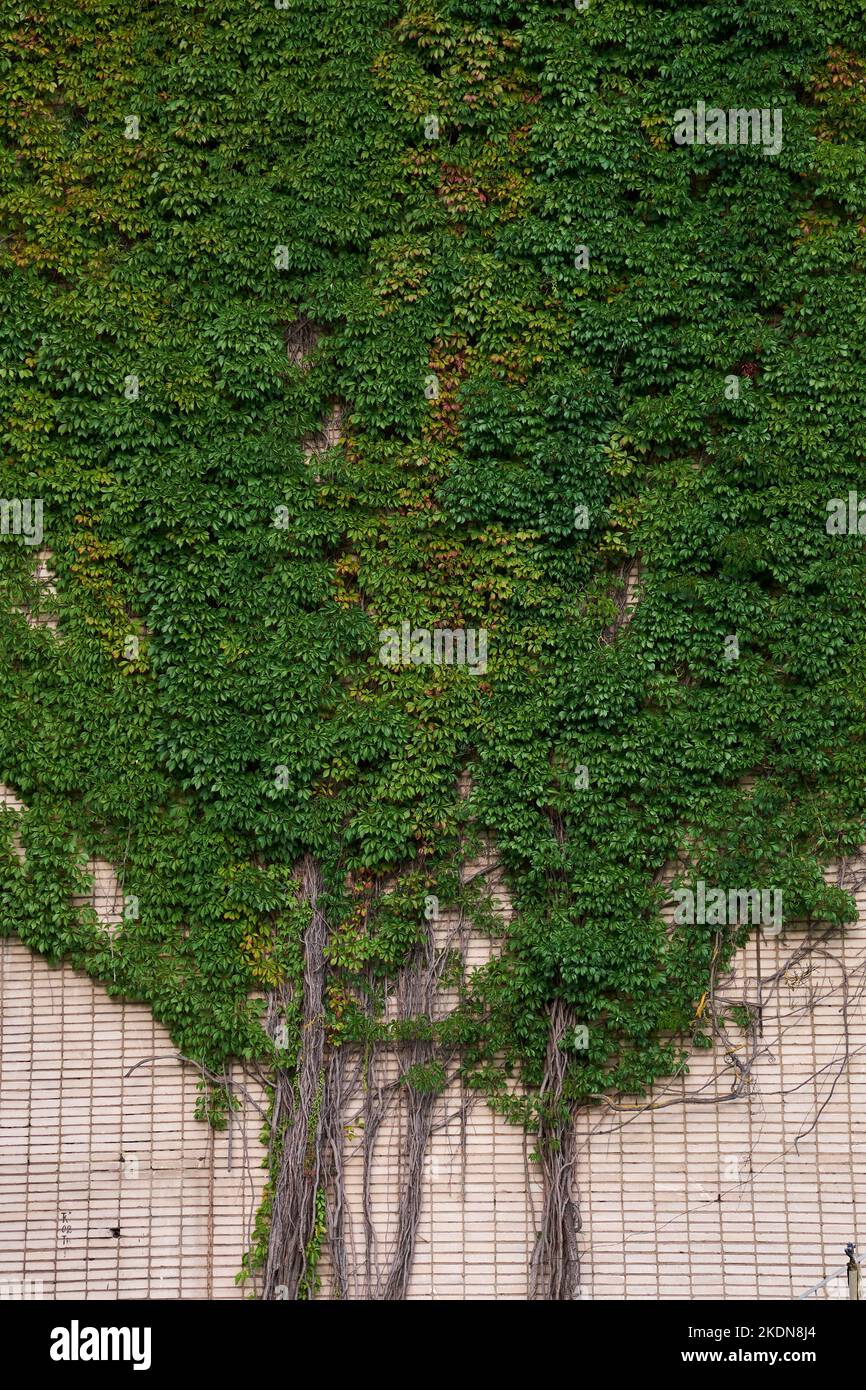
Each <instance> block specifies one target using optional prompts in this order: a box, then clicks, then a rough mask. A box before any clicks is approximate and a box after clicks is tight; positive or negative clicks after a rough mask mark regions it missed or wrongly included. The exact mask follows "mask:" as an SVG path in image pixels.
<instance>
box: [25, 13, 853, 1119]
mask: <svg viewBox="0 0 866 1390" xmlns="http://www.w3.org/2000/svg"><path fill="white" fill-rule="evenodd" d="M863 19H864V15H863V7H862V4H861V3H859V0H817V2H816V0H810V3H808V4H806V3H804V0H784V3H783V0H765V3H763V4H762V5H760V6H754V5H752V4H748V3H745V0H741V2H739V3H736V2H735V3H731V0H726V3H725V4H724V5H723V4H721V3H708V4H704V5H701V6H695V5H694V3H692V0H670V3H665V4H661V3H652V2H651V0H590V4H589V6H588V8H587V9H586V10H585V11H579V10H576V9H575V8H574V7H573V6H572V7H569V6H568V5H566V4H565V3H550V0H545V2H544V3H542V2H541V0H530V2H529V3H522V2H521V3H518V0H505V3H499V4H497V5H493V4H492V3H490V0H473V3H471V4H470V3H469V0H451V2H450V3H449V0H434V3H433V4H432V5H430V6H426V5H424V6H422V5H420V4H416V3H414V0H412V2H411V3H397V0H340V3H335V0H289V3H288V5H287V8H284V9H281V8H277V7H276V5H271V4H267V3H265V0H221V2H220V3H219V4H216V3H213V2H212V0H172V3H165V2H164V0H157V2H156V3H149V4H147V5H141V4H139V3H137V4H131V3H125V2H124V0H120V2H119V3H118V2H117V0H111V2H110V3H109V0H75V3H72V0H56V3H55V4H54V5H52V6H50V7H48V6H39V5H38V4H34V5H33V6H32V7H31V6H29V5H27V4H24V3H16V0H10V4H9V5H8V6H7V8H6V13H5V17H4V19H3V23H2V40H0V68H2V73H3V78H4V82H5V85H6V88H7V99H6V102H5V104H4V109H3V112H2V117H0V119H2V126H3V143H2V166H3V168H2V172H3V176H4V177H3V186H4V187H5V189H6V190H7V191H6V192H5V194H4V196H3V200H2V218H3V237H2V241H0V258H2V264H3V271H4V277H3V289H2V294H3V310H4V312H3V314H2V320H0V335H2V346H0V351H2V378H0V385H2V395H3V420H4V427H3V428H4V433H3V459H2V465H0V492H2V496H3V497H4V498H6V499H11V498H40V499H43V502H44V545H45V547H46V548H47V549H48V550H50V552H51V560H50V565H51V570H52V572H53V575H54V580H53V587H52V588H46V586H45V584H44V583H40V582H39V581H38V579H37V578H35V577H34V561H35V554H36V551H35V548H34V547H33V546H31V545H28V544H26V540H25V538H24V537H22V536H20V535H14V534H10V535H4V536H3V537H2V538H0V603H2V606H3V610H4V621H3V627H2V637H0V641H2V651H0V682H2V692H0V693H2V699H0V780H2V781H3V782H4V783H6V784H7V785H9V786H10V787H12V788H13V789H14V791H15V792H16V793H17V795H18V796H19V797H20V799H21V801H22V802H23V803H24V805H25V807H26V809H25V810H24V811H22V812H19V813H13V812H11V811H7V812H5V813H4V815H3V818H2V822H0V831H2V840H3V843H2V880H0V912H2V924H3V928H4V930H7V931H8V930H12V931H15V932H16V933H17V934H18V935H19V936H20V937H21V939H22V940H24V941H25V942H27V943H28V944H29V945H30V946H32V947H33V948H34V949H35V950H37V951H40V952H42V953H44V954H45V955H47V956H48V957H49V958H51V959H52V960H60V959H62V958H66V959H68V960H69V961H71V963H72V964H73V965H74V966H75V967H77V968H80V969H84V970H86V971H88V972H89V973H90V974H91V975H92V976H94V977H95V978H97V979H99V980H101V981H102V982H103V983H104V984H105V985H106V987H107V988H108V989H109V990H110V991H112V992H116V993H117V994H120V995H123V996H125V997H130V998H136V999H140V1000H144V1001H146V1002H147V1004H148V1005H149V1006H150V1007H151V1009H152V1010H153V1012H154V1014H155V1016H156V1017H158V1018H159V1019H161V1020H162V1021H163V1022H164V1023H165V1024H166V1025H167V1027H168V1028H169V1029H170V1031H171V1033H172V1036H173V1037H174V1039H175V1041H176V1043H177V1044H178V1046H179V1048H180V1050H181V1051H182V1052H183V1053H184V1054H185V1055H186V1056H189V1057H193V1058H196V1059H199V1060H200V1061H201V1062H202V1063H203V1064H205V1065H206V1066H208V1067H210V1068H213V1069H217V1070H218V1069H219V1068H221V1067H222V1066H223V1064H224V1063H225V1061H226V1060H227V1059H228V1058H230V1057H233V1056H240V1057H245V1058H249V1057H253V1056H259V1057H261V1056H272V1055H273V1049H272V1047H271V1043H270V1042H269V1040H268V1038H267V1036H266V1034H265V1032H264V1031H263V1029H262V1026H261V1020H260V1012H261V1004H260V1002H259V996H260V995H261V994H262V992H264V991H267V990H269V989H273V988H277V987H282V986H285V985H287V984H291V982H293V981H294V982H297V981H299V980H300V977H301V973H302V970H303V938H304V932H305V929H306V926H307V923H308V920H309V911H308V905H305V904H304V903H303V902H300V901H298V899H297V893H296V866H297V864H298V862H299V860H300V859H301V858H302V857H303V856H305V855H308V856H312V857H313V858H314V859H315V860H316V862H317V863H318V864H319V865H320V866H321V869H322V873H323V875H324V881H325V885H326V911H327V914H328V920H329V923H330V941H329V948H328V951H329V991H328V1028H329V1036H330V1038H331V1041H332V1043H333V1044H334V1045H339V1044H341V1043H346V1042H360V1041H364V1040H367V1039H369V1037H370V1036H371V1035H374V1036H385V1035H387V1025H386V1024H385V1023H384V1022H383V1019H382V1015H383V1012H384V1002H385V996H386V994H387V990H388V981H389V980H390V979H392V978H393V976H394V974H395V973H396V972H397V971H398V970H399V968H400V966H401V965H402V964H403V963H404V962H405V961H406V960H407V959H408V958H409V957H410V956H411V953H412V951H413V950H414V949H415V948H416V947H417V946H418V945H419V943H421V942H422V941H423V939H424V936H425V933H426V931H427V924H426V921H425V918H424V903H425V899H426V898H427V896H428V895H430V894H435V895H437V896H438V897H439V898H440V901H441V902H442V904H443V906H444V905H447V904H448V903H449V902H450V903H457V902H460V903H461V904H462V906H463V907H464V908H465V909H466V910H467V911H469V912H470V913H472V914H474V915H476V916H477V918H478V920H479V922H480V923H482V922H487V923H488V925H489V922H490V912H489V905H485V902H484V899H483V894H482V893H480V892H479V891H478V885H477V883H476V884H475V885H474V887H472V888H469V887H466V886H464V885H465V878H466V875H465V872H464V871H465V867H466V864H467V863H468V862H470V861H471V860H472V857H473V855H474V854H475V852H476V850H477V846H478V836H479V835H480V834H482V833H483V834H485V835H487V836H489V837H491V838H492V840H493V842H494V843H495V845H496V848H497V853H498V855H499V857H500V859H501V862H502V864H503V866H504V869H505V872H506V875H507V879H508V884H509V889H510V893H511V897H512V901H513V904H514V916H513V920H511V921H510V922H509V924H508V926H507V928H505V929H503V930H502V941H501V949H500V950H499V951H498V952H497V954H496V956H495V958H494V959H493V960H492V961H491V963H490V964H489V965H488V966H486V967H484V968H483V969H482V970H480V971H478V972H476V973H475V974H474V975H473V976H472V977H471V978H470V979H469V980H467V981H466V982H464V985H463V988H462V993H461V999H460V1003H459V1005H458V1007H457V1008H456V1010H455V1011H454V1012H453V1013H452V1014H451V1015H450V1016H449V1017H448V1018H447V1020H446V1021H445V1022H444V1023H443V1024H440V1025H437V1027H436V1029H434V1030H433V1031H434V1032H437V1033H438V1034H439V1035H441V1036H442V1038H443V1040H447V1041H449V1042H450V1043H456V1044H459V1046H460V1049H461V1055H462V1057H463V1065H464V1069H465V1072H466V1075H467V1078H468V1079H469V1080H470V1082H471V1083H472V1084H474V1085H476V1086H478V1087H479V1088H480V1089H482V1090H484V1091H485V1092H487V1093H488V1094H489V1095H490V1096H491V1098H492V1099H493V1100H494V1102H495V1103H497V1104H499V1105H501V1106H502V1108H503V1109H506V1110H508V1111H509V1113H512V1114H513V1115H514V1116H515V1117H516V1118H520V1119H525V1120H527V1121H528V1122H532V1120H533V1118H534V1117H535V1115H536V1104H535V1101H534V1100H533V1099H532V1097H533V1096H534V1095H535V1094H536V1093H537V1088H538V1087H539V1085H540V1083H541V1080H542V1075H543V1068H544V1061H545V1054H546V1048H547V1044H548V1016H549V1010H550V1007H551V1005H552V1004H553V1002H554V1001H557V1000H559V1001H562V1002H564V1003H565V1004H566V1005H567V1007H568V1010H569V1013H570V1016H571V1017H572V1018H573V1019H574V1020H575V1024H576V1025H586V1027H587V1030H588V1044H587V1045H586V1046H583V1047H581V1048H577V1049H575V1050H574V1051H573V1054H572V1055H570V1058H569V1066H568V1071H567V1082H566V1098H567V1099H568V1100H570V1101H580V1100H583V1099H585V1098H587V1097H589V1096H592V1095H594V1094H596V1093H598V1092H599V1091H602V1090H607V1089H608V1088H611V1087H613V1088H616V1089H618V1090H622V1091H640V1090H641V1089H643V1088H645V1087H646V1086H647V1085H648V1084H650V1083H651V1082H652V1080H653V1079H654V1078H655V1077H657V1076H660V1075H664V1074H666V1073H667V1072H669V1071H670V1070H671V1068H672V1067H674V1066H675V1065H677V1063H678V1061H679V1060H680V1059H681V1054H682V1048H683V1046H684V1044H687V1043H688V1042H689V1040H690V1039H695V1040H698V1041H699V1040H700V1029H701V1025H700V1020H699V1018H698V1017H697V1014H698V1013H699V1010H698V1004H699V1000H700V998H701V996H702V993H703V992H704V990H705V989H706V987H707V981H708V978H709V973H710V969H711V966H712V964H713V963H714V962H718V961H722V962H724V961H726V960H727V959H729V958H730V955H731V953H732V951H733V950H734V949H735V948H736V946H737V945H738V944H741V943H742V941H743V939H744V936H745V933H746V931H747V928H743V927H742V926H737V925H736V924H735V925H733V926H731V927H730V928H728V929H727V930H723V931H712V930H708V929H695V930H678V931H674V932H671V931H670V930H669V929H668V927H667V925H666V920H665V918H664V916H663V915H662V907H663V904H664V901H665V899H666V897H669V896H670V885H669V879H670V873H671V872H673V873H674V875H675V882H677V883H683V884H693V883H694V882H695V881H696V880H697V879H698V878H701V879H703V880H704V881H705V882H707V883H711V884H717V885H722V886H724V887H725V888H729V887H738V888H742V889H748V888H752V887H766V888H773V889H775V890H779V891H781V892H782V894H783V900H784V915H785V919H786V923H787V924H788V925H789V929H796V924H797V923H802V922H808V921H816V922H822V923H830V924H834V925H842V924H844V923H845V922H846V921H849V920H851V918H852V916H853V907H852V903H851V900H850V898H848V896H847V895H846V894H844V893H842V892H841V891H839V890H838V889H836V888H835V887H833V886H828V884H827V883H826V882H825V878H824V874H823V869H824V867H825V866H826V865H827V864H828V863H829V862H830V861H831V860H833V859H835V858H837V857H838V856H840V855H844V854H846V853H850V852H852V851H853V850H854V849H855V848H856V847H858V846H859V845H860V844H861V842H862V841H863V839H864V829H866V826H864V809H866V785H864V762H863V756H862V750H863V736H864V713H866V711H864V690H866V682H864V675H866V671H864V660H866V647H864V642H863V632H864V627H866V561H864V552H863V546H862V543H861V540H860V538H859V535H858V534H856V533H855V534H854V535H846V536H837V535H831V534H828V532H827V529H826V526H825V521H826V518H827V502H828V500H829V499H832V498H847V497H848V494H849V492H850V491H851V490H855V489H857V488H858V487H859V488H861V489H863V490H864V492H866V473H864V468H863V439H864V437H866V429H864V426H866V392H864V390H863V383H864V368H866V361H864V354H866V295H864V283H866V280H864V274H863V272H864V253H866V241H864V238H866V67H864V57H863V38H864V33H863ZM699 101H705V102H706V103H707V105H708V106H710V105H716V106H719V107H721V108H724V109H728V108H734V107H744V108H768V109H770V110H780V111H781V112H782V117H783V123H784V140H783V144H782V148H781V150H780V152H779V153H778V155H776V156H773V157H768V156H767V155H766V154H765V152H764V150H763V149H762V148H761V147H760V146H739V145H722V146H710V145H698V144H694V145H691V146H682V145H678V144H676V143H675V141H674V139H673V126H674V113H675V112H676V111H677V110H678V109H680V108H684V107H689V108H691V107H695V106H696V104H697V103H698V102H699ZM131 118H132V120H131ZM431 118H435V119H434V120H433V122H432V123H431ZM578 247H585V248H586V253H587V255H586V257H584V258H583V260H584V261H585V264H578V262H579V261H581V257H580V256H577V255H576V251H577V248H578ZM314 330H315V331H314ZM299 342H304V343H306V344H307V346H308V349H309V350H308V351H306V352H305V354H303V356H302V354H301V353H300V352H299V351H298V350H297V345H298V343H299ZM431 378H434V379H435V383H436V390H435V391H434V392H433V393H431V392H430V391H429V390H428V391H427V392H426V393H425V385H428V386H429V382H430V380H431ZM732 380H734V381H735V382H736V389H735V392H733V393H732V391H731V388H730V382H731V381H732ZM726 383H727V385H726ZM335 409H339V410H341V412H342V431H341V437H340V442H339V443H338V444H336V445H332V446H330V447H319V448H318V450H317V452H316V453H315V454H313V455H312V456H311V454H310V441H311V440H314V439H315V437H316V435H317V432H318V431H320V430H321V428H322V425H323V422H324V421H326V420H327V419H328V418H329V417H330V416H331V415H332V414H333V412H334V410H335ZM578 516H580V517H584V516H585V519H586V522H587V524H586V525H583V524H577V525H576V518H578ZM281 520H282V523H283V524H281ZM629 567H631V569H632V571H633V572H634V573H635V575H637V574H638V573H639V602H638V603H637V605H636V607H635V608H634V610H633V611H630V612H628V613H626V614H625V615H623V614H622V613H621V612H620V611H619V607H620V606H621V605H620V606H618V602H617V600H618V598H619V599H621V593H622V585H623V576H624V573H625V571H626V570H627V569H628V568H629ZM624 616H626V617H628V618H629V620H628V621H624V620H623V617H624ZM49 617H50V618H51V619H52V620H56V622H54V621H52V622H48V621H46V620H47V619H48V618H49ZM406 622H408V623H409V624H410V625H411V627H412V628H413V629H415V628H425V629H431V630H434V629H436V628H437V627H439V628H441V627H445V628H450V629H452V630H453V629H466V630H479V629H483V630H484V631H485V632H486V633H487V640H488V661H487V669H486V671H483V672H479V671H475V672H473V671H472V670H471V669H469V668H468V667H459V666H445V665H436V664H433V665H411V664H409V665H400V666H389V665H386V664H383V662H382V661H381V660H380V646H381V638H380V633H381V632H382V630H384V629H391V628H394V629H397V630H400V629H401V625H402V624H403V623H406ZM731 636H734V637H736V645H737V649H738V653H739V654H738V657H737V658H736V659H734V660H730V659H729V655H730V650H731V648H730V643H729V642H726V639H728V638H730V637H731ZM130 639H134V640H133V641H132V642H130ZM584 769H585V774H586V775H585V776H583V775H582V771H581V770H584ZM463 774H468V775H469V780H470V782H471V793H470V795H469V796H468V798H463V797H461V795H460V794H459V791H458V784H459V781H460V778H461V776H462V775H463ZM16 834H17V835H18V836H19V837H20V843H21V846H22V847H23V850H24V856H25V857H24V860H23V862H22V860H21V858H20V856H19V854H18V853H17V852H16V848H15V836H16ZM93 854H99V855H101V856H102V857H104V858H106V859H108V860H110V861H111V862H112V863H113V864H114V865H115V866H116V867H117V870H118V873H119V876H120V879H121V883H122V887H123V892H124V895H125V898H126V902H127V910H126V914H125V916H124V919H123V921H122V922H121V924H120V926H119V928H118V929H117V930H116V931H115V932H114V933H113V934H110V933H108V932H106V930H105V929H104V927H103V926H102V925H101V924H100V922H99V921H98V920H97V918H96V916H95V914H94V912H93V911H92V909H88V908H86V907H81V906H80V905H76V899H77V898H79V899H80V896H81V894H82V893H86V891H87V887H88V884H87V874H86V863H87V860H88V858H89V856H91V855H93ZM672 866H673V867H672ZM131 902H134V903H135V904H136V908H135V911H134V912H131V911H130V910H129V904H130V903H131ZM296 997H297V996H296ZM294 1007H295V1010H296V1012H295V1014H294V1016H293V1017H291V1018H290V1019H289V1023H290V1024H291V1040H290V1048H289V1059H291V1057H292V1056H293V1055H294V1054H295V1053H296V1052H297V1049H298V1048H299V1047H300V1046H301V1044H302V1029H301V1021H300V1014H299V1008H300V1005H299V1004H298V1005H296V1006H294ZM424 1026H426V1027H427V1028H428V1029H430V1028H431V1026H432V1025H430V1023H429V1020H426V1021H425V1020H418V1027H419V1028H420V1027H424ZM514 1075H517V1076H518V1077H519V1078H520V1079H521V1081H522V1082H523V1083H524V1086H525V1088H526V1089H527V1093H528V1095H529V1097H530V1099H529V1101H528V1102H527V1104H525V1105H523V1104H517V1103H515V1102H513V1101H511V1100H509V1094H510V1092H509V1090H508V1078H509V1077H510V1076H514ZM415 1080H419V1084H421V1085H422V1088H423V1089H431V1088H433V1089H435V1088H436V1087H438V1086H439V1084H440V1083H441V1076H440V1073H439V1071H438V1070H437V1068H436V1067H435V1066H434V1067H432V1068H431V1069H430V1071H429V1073H425V1075H424V1076H423V1077H420V1078H415ZM412 1081H413V1078H412V1077H408V1078H407V1084H411V1083H412Z"/></svg>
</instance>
